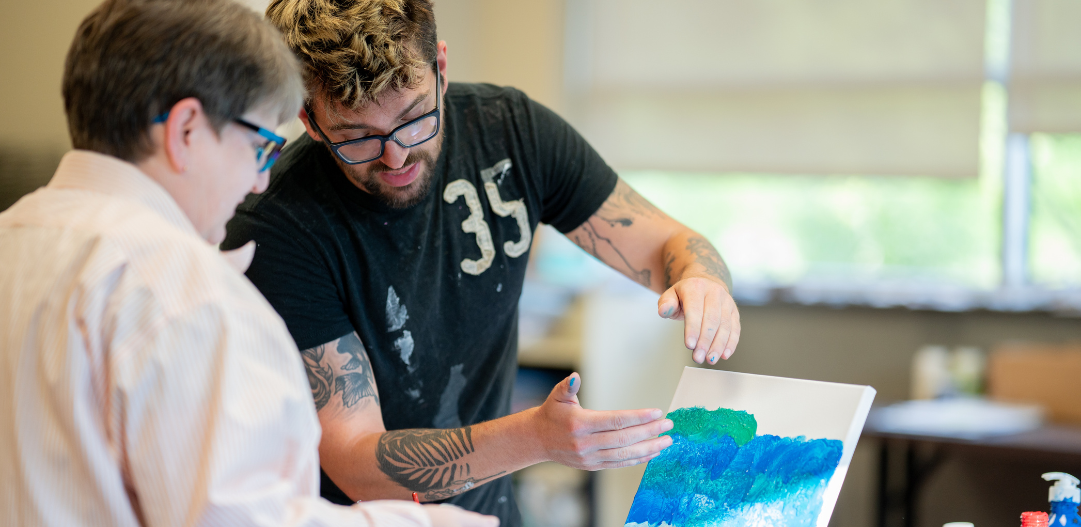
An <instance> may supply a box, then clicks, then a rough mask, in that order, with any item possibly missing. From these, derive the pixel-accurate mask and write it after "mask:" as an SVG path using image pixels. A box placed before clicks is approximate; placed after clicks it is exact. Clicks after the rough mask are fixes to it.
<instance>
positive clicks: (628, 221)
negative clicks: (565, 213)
mask: <svg viewBox="0 0 1081 527" xmlns="http://www.w3.org/2000/svg"><path fill="white" fill-rule="evenodd" d="M663 216H664V214H663V213H662V212H661V211H660V209H658V208H657V207H654V206H653V204H652V203H650V202H649V200H647V199H646V198H643V197H642V196H641V195H639V194H638V193H637V192H635V191H634V189H632V188H631V187H630V185H628V184H627V183H625V182H624V181H623V180H622V179H620V180H619V181H618V182H617V183H616V188H615V189H614V190H612V194H611V195H609V196H608V199H606V200H605V201H604V204H603V205H601V208H600V209H599V210H597V212H595V213H594V214H593V216H591V217H590V218H589V219H588V220H586V222H585V223H583V224H582V225H581V227H579V229H581V231H582V233H581V234H580V235H578V234H576V235H573V236H571V240H572V241H573V242H574V243H576V244H577V245H578V246H579V247H581V248H583V249H585V250H586V251H587V252H588V253H590V254H592V255H593V256H595V257H596V258H597V259H598V260H601V261H602V262H605V263H607V264H608V265H610V266H612V267H617V266H616V265H614V264H616V263H617V262H608V261H605V259H604V258H602V257H601V254H600V250H599V249H600V248H604V249H606V250H611V251H612V252H614V253H615V255H616V257H617V258H618V259H619V261H620V262H622V263H623V267H624V269H625V270H624V269H619V270H621V271H624V272H625V273H626V274H627V275H628V276H629V277H630V278H631V279H633V280H634V281H635V282H638V283H640V284H642V285H644V286H646V287H650V284H651V283H652V276H651V274H652V273H651V272H650V270H649V269H636V268H635V267H634V265H632V264H631V262H630V260H628V259H627V257H626V256H625V255H624V254H623V251H620V250H619V247H617V246H616V245H615V244H614V243H612V240H611V239H610V238H608V237H605V236H603V235H601V234H600V232H598V230H597V225H598V223H600V222H603V223H607V224H608V226H609V227H613V228H614V227H630V226H632V225H634V222H636V221H639V220H641V219H642V218H649V217H654V218H656V217H663ZM617 268H618V267H617Z"/></svg>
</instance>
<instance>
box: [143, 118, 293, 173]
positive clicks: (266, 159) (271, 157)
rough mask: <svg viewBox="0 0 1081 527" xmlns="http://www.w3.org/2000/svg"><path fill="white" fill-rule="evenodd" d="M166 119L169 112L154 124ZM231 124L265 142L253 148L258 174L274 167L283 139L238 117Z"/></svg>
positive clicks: (283, 144) (155, 119) (156, 119)
mask: <svg viewBox="0 0 1081 527" xmlns="http://www.w3.org/2000/svg"><path fill="white" fill-rule="evenodd" d="M168 119H169V112H165V113H163V114H161V115H159V116H157V117H155V118H154V124H161V123H164V122H165V121H167V120H168ZM233 122H235V123H236V124H239V125H241V126H243V127H245V128H247V129H249V130H252V131H253V132H255V133H257V134H259V135H260V136H262V137H263V138H265V139H266V140H267V141H266V142H265V143H263V144H262V145H260V146H257V147H255V161H256V162H257V163H258V164H259V171H260V172H265V171H267V170H270V167H272V166H274V162H275V161H277V160H278V156H279V155H281V153H282V148H284V147H285V138H284V137H282V136H280V135H278V134H276V133H274V132H271V131H270V130H267V129H266V128H263V127H262V126H259V125H257V124H254V123H249V122H248V121H245V120H244V119H241V118H239V117H238V118H236V119H233Z"/></svg>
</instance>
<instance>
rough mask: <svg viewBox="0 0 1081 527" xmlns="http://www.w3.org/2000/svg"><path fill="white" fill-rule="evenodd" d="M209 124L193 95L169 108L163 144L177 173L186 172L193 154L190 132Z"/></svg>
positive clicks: (170, 163)
mask: <svg viewBox="0 0 1081 527" xmlns="http://www.w3.org/2000/svg"><path fill="white" fill-rule="evenodd" d="M209 124H210V123H209V121H208V120H207V118H206V114H205V113H204V112H203V104H202V103H200V102H199V99H196V98H194V97H188V98H186V99H181V100H180V101H179V102H177V103H176V104H174V105H173V107H172V108H171V109H169V118H168V119H166V120H165V137H164V146H165V156H166V158H167V159H168V161H169V165H170V166H171V167H172V169H173V171H175V172H177V173H179V174H183V173H185V172H187V170H188V168H189V165H190V164H191V160H192V158H193V156H194V155H195V153H194V152H192V133H193V132H195V131H196V130H197V129H199V128H200V127H203V126H208V125H209Z"/></svg>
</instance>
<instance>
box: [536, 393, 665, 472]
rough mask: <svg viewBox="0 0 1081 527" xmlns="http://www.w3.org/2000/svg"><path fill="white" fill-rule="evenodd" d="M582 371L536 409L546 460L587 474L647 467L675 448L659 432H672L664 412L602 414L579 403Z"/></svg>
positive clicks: (537, 424)
mask: <svg viewBox="0 0 1081 527" xmlns="http://www.w3.org/2000/svg"><path fill="white" fill-rule="evenodd" d="M581 387H582V382H581V378H580V376H579V375H578V374H577V373H572V374H571V375H570V377H567V378H566V379H563V382H560V383H559V384H557V385H556V387H555V388H553V389H552V393H551V394H549V395H548V399H547V400H546V401H544V404H542V405H541V406H540V407H538V408H537V409H536V414H535V418H536V422H535V424H536V429H537V437H538V439H539V440H540V442H541V448H543V449H544V451H545V452H546V454H547V458H548V459H551V460H552V461H555V462H557V463H560V464H562V465H566V466H568V467H573V468H578V469H583V470H600V469H605V468H621V467H629V466H631V465H637V464H640V463H645V462H647V461H649V460H651V459H653V458H655V457H657V455H658V454H660V452H661V450H664V449H665V448H667V447H668V446H670V445H671V444H672V438H671V437H668V436H664V437H657V436H658V434H661V433H663V432H667V431H668V430H671V429H672V421H670V420H668V419H662V416H663V415H664V414H663V413H662V412H661V411H660V410H659V409H656V408H652V409H643V410H618V411H609V412H599V411H594V410H586V409H584V408H582V407H581V405H579V404H578V390H579V389H580V388H581Z"/></svg>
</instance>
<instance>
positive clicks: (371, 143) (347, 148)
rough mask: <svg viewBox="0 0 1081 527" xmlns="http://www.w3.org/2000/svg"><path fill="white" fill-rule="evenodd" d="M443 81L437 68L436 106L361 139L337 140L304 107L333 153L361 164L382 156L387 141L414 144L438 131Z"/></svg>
mask: <svg viewBox="0 0 1081 527" xmlns="http://www.w3.org/2000/svg"><path fill="white" fill-rule="evenodd" d="M442 85H443V83H442V80H441V79H440V75H439V69H438V68H436V71H435V90H436V91H435V109H434V110H432V111H430V112H428V113H426V114H424V115H422V116H420V117H417V118H416V119H413V120H412V121H409V122H408V123H405V124H403V125H401V126H399V127H397V128H395V129H394V130H391V131H390V133H389V134H387V135H369V136H366V137H361V138H360V139H352V140H349V141H342V142H340V143H335V142H333V141H331V140H330V138H328V137H327V134H325V133H323V130H322V129H321V128H319V124H317V123H316V122H315V117H314V114H313V113H312V111H311V109H305V111H307V112H308V122H309V123H311V124H312V128H315V131H316V132H319V136H320V137H322V138H323V141H325V142H326V143H327V146H329V147H330V149H331V150H332V151H334V154H335V155H337V156H338V158H339V159H341V160H342V161H344V162H346V163H347V164H350V165H359V164H361V163H367V162H369V161H375V160H376V159H379V158H380V157H383V152H384V151H385V150H386V147H387V141H394V142H395V143H398V146H401V147H402V148H412V147H414V146H417V145H419V144H421V143H424V142H425V141H428V140H430V139H431V138H433V137H435V136H436V134H438V133H439V106H440V103H439V100H440V99H441V98H442V97H440V96H439V95H440V88H441V87H442Z"/></svg>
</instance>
